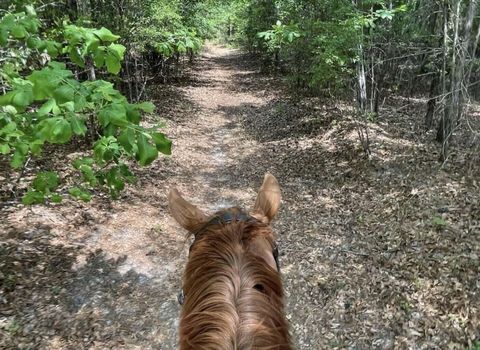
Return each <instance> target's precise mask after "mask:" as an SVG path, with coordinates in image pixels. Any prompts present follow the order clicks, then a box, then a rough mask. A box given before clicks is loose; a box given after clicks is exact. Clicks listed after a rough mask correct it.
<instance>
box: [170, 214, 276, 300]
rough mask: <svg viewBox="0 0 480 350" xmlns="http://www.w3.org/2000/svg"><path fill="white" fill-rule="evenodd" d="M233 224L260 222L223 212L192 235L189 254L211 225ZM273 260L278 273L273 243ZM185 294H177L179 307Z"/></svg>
mask: <svg viewBox="0 0 480 350" xmlns="http://www.w3.org/2000/svg"><path fill="white" fill-rule="evenodd" d="M234 222H245V223H255V222H260V220H258V219H256V218H254V217H253V216H251V215H249V214H247V213H245V212H243V211H239V212H238V213H235V214H233V213H231V212H229V211H225V212H223V213H221V214H218V215H215V216H214V217H213V218H211V219H210V220H209V221H207V222H206V223H205V224H204V225H202V226H201V227H200V228H199V229H198V230H196V231H195V232H194V233H193V234H194V237H195V240H194V241H193V243H192V244H191V245H190V248H189V252H191V251H192V248H193V246H194V245H195V242H196V241H197V239H198V238H199V237H201V236H202V234H203V233H204V232H205V231H206V230H207V228H208V227H210V226H213V225H222V224H223V225H229V224H231V223H234ZM272 254H273V258H274V259H275V264H276V265H277V270H278V272H280V264H279V260H278V255H279V254H278V246H277V244H276V243H275V246H274V248H273V251H272ZM185 297H186V296H185V294H184V293H183V288H182V290H181V291H180V292H179V293H178V295H177V299H178V303H179V304H180V305H183V304H184V302H185Z"/></svg>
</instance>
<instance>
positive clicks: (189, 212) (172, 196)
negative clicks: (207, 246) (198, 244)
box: [168, 188, 207, 232]
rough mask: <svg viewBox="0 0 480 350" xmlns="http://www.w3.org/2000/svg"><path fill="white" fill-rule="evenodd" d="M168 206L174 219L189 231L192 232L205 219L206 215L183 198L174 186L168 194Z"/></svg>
mask: <svg viewBox="0 0 480 350" xmlns="http://www.w3.org/2000/svg"><path fill="white" fill-rule="evenodd" d="M168 207H169V208H170V213H171V214H172V216H173V217H174V218H175V220H176V221H177V222H178V223H179V224H180V225H181V226H182V227H183V228H184V229H186V230H188V231H189V232H193V231H194V230H196V229H197V228H198V226H199V225H201V224H202V223H204V222H206V221H207V217H206V215H205V214H204V213H203V212H202V211H201V210H200V209H198V208H197V207H196V206H194V205H193V204H191V203H189V202H187V201H186V200H185V199H183V198H182V196H181V195H180V193H179V192H178V191H177V189H176V188H172V189H171V190H170V193H169V194H168Z"/></svg>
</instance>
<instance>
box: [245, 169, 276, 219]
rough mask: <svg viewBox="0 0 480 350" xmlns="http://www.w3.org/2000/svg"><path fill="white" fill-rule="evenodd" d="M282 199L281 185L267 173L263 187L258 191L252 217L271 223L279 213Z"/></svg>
mask: <svg viewBox="0 0 480 350" xmlns="http://www.w3.org/2000/svg"><path fill="white" fill-rule="evenodd" d="M281 198H282V195H281V192H280V185H279V184H278V181H277V179H276V178H275V176H273V175H272V174H270V173H266V174H265V178H264V179H263V184H262V187H260V190H259V191H258V195H257V200H256V201H255V206H254V207H253V213H252V216H254V217H256V218H257V219H259V220H260V221H264V222H266V223H269V222H270V221H272V219H273V218H274V217H275V215H276V214H277V212H278V208H279V207H280V200H281Z"/></svg>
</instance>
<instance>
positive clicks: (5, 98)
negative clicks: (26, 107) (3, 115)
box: [0, 91, 15, 106]
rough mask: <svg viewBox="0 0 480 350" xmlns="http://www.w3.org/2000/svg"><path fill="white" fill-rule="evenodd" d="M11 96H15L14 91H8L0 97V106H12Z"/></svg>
mask: <svg viewBox="0 0 480 350" xmlns="http://www.w3.org/2000/svg"><path fill="white" fill-rule="evenodd" d="M13 96H15V92H14V91H9V92H7V93H6V94H4V95H0V106H8V105H10V104H12V99H13Z"/></svg>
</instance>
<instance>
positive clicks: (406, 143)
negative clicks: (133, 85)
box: [0, 47, 480, 350]
mask: <svg viewBox="0 0 480 350" xmlns="http://www.w3.org/2000/svg"><path fill="white" fill-rule="evenodd" d="M189 73H190V74H189V76H190V78H189V80H187V81H181V82H179V83H177V84H174V85H167V86H159V87H158V89H157V90H158V91H156V92H154V94H153V95H154V96H155V98H156V101H155V103H156V105H157V106H158V109H159V115H160V117H161V118H162V119H165V120H166V128H165V132H166V134H167V135H169V137H171V138H172V140H173V142H174V148H173V155H172V156H171V157H162V158H160V159H159V160H157V161H156V162H155V163H154V164H153V165H152V166H151V167H149V168H142V169H138V172H137V173H138V174H139V175H138V183H137V185H136V186H131V187H129V188H128V189H127V190H126V191H125V193H124V194H123V198H122V199H121V200H120V201H115V202H111V201H110V200H109V199H108V198H96V199H95V200H94V201H93V202H92V203H88V204H84V203H78V202H74V201H69V200H67V201H65V202H64V203H63V204H61V205H51V206H47V207H33V208H24V207H22V206H15V207H10V208H7V209H5V210H4V213H2V214H3V215H4V217H5V218H6V220H5V221H4V222H2V223H1V225H0V227H1V228H2V231H4V232H6V234H5V237H6V239H5V240H4V242H5V244H4V245H3V247H0V248H1V249H0V267H2V269H3V270H4V271H10V272H9V273H11V275H7V276H5V275H3V276H1V275H0V277H1V278H3V279H4V281H7V282H4V288H6V289H4V293H3V294H1V295H0V339H2V340H0V348H6V349H16V348H25V349H27V348H35V349H75V350H77V349H175V348H176V341H177V328H178V314H179V310H180V307H179V305H178V303H177V300H176V295H177V293H178V291H179V290H180V288H181V276H182V272H183V268H184V265H185V261H186V256H187V251H188V242H186V241H185V233H184V231H183V230H182V229H180V228H179V227H178V225H177V224H176V223H175V222H174V221H173V219H172V218H171V217H170V215H169V214H168V210H167V194H168V190H169V188H170V187H172V186H176V187H177V188H178V189H179V190H180V192H182V194H183V195H184V196H185V197H186V198H188V199H190V200H191V201H192V202H194V203H195V204H197V205H199V206H200V207H202V208H203V209H205V210H207V211H209V212H212V211H215V210H217V209H219V208H221V207H225V206H230V205H240V206H244V207H247V208H248V207H249V206H251V205H252V204H253V201H254V198H255V194H256V190H257V189H258V187H259V185H260V183H261V181H262V178H263V175H264V173H265V172H267V171H270V172H271V173H273V174H274V175H275V176H276V177H277V178H278V180H279V182H280V184H281V186H282V190H283V203H282V208H281V212H280V213H279V216H278V219H277V220H276V221H275V223H274V229H275V231H276V232H277V233H278V235H279V246H280V250H281V265H282V274H283V278H284V284H285V289H286V299H287V304H288V313H287V318H288V319H289V321H290V323H291V331H292V334H293V338H294V342H295V345H296V348H298V349H327V348H328V349H330V348H331V349H407V348H408V349H435V348H447V347H449V348H452V349H465V348H466V347H467V346H468V345H470V344H472V342H473V341H474V340H475V339H480V334H479V331H478V330H479V329H480V325H479V309H478V305H480V302H479V297H478V280H480V278H479V277H480V274H479V270H478V266H479V263H478V259H479V256H480V246H479V244H480V243H479V242H480V239H479V238H480V237H479V232H478V228H475V227H473V226H468V223H469V222H472V221H471V220H472V219H473V218H474V217H475V216H476V215H477V214H478V213H477V212H475V210H478V209H475V208H476V207H475V203H478V187H477V184H476V182H473V183H470V182H466V181H465V179H463V178H462V177H461V176H460V175H459V172H458V171H456V170H455V169H454V168H453V169H450V170H448V169H445V170H438V165H437V163H436V161H435V158H436V157H435V156H432V154H434V153H435V152H436V149H438V147H437V146H436V145H434V144H432V143H431V142H430V141H429V140H428V135H426V134H425V133H423V131H421V130H420V127H419V126H418V125H417V124H418V123H419V122H418V118H416V117H415V115H416V114H415V113H416V112H415V111H414V110H409V109H408V108H407V109H406V108H403V107H402V108H401V109H398V110H399V111H400V110H401V111H402V112H401V113H406V114H407V115H405V114H402V116H401V118H400V117H399V115H396V114H395V113H397V112H391V113H385V114H386V115H389V118H390V119H384V120H382V119H380V120H379V121H378V123H377V124H375V125H372V126H371V138H372V148H373V149H374V154H373V158H372V160H371V161H366V160H365V159H364V158H362V155H361V151H360V150H359V149H358V147H357V143H356V134H355V131H354V129H353V126H352V125H354V124H353V123H352V121H351V120H349V119H348V118H347V117H345V116H346V115H347V114H348V113H347V112H346V111H348V108H349V107H348V106H342V105H340V104H337V105H335V104H334V103H333V102H331V101H330V102H329V101H322V100H318V99H317V100H312V101H311V102H308V99H305V98H302V99H300V100H297V99H295V98H290V97H286V96H287V94H286V93H285V92H284V91H283V90H282V88H281V84H280V83H279V82H278V81H277V80H276V79H275V78H271V77H267V76H263V75H260V74H259V73H258V69H257V68H256V66H255V64H254V62H253V61H250V60H249V59H248V58H247V56H246V55H245V54H242V53H241V52H240V51H236V50H231V49H225V48H219V47H207V48H206V50H205V52H204V53H203V54H202V56H201V57H200V58H199V59H198V60H197V62H196V63H195V65H194V66H193V67H192V68H191V72H189ZM305 101H307V102H305ZM401 103H404V102H403V101H402V102H401ZM413 107H415V106H413ZM413 107H412V108H413ZM408 113H410V114H411V115H412V117H411V118H410V117H409V116H408ZM151 122H152V123H154V122H158V120H151ZM402 123H403V124H402ZM439 208H440V209H441V210H442V211H441V212H440V211H439ZM445 208H447V209H445ZM448 208H453V209H452V210H450V211H448V210H449V209H448ZM459 212H461V213H462V214H461V215H459V214H457V213H459ZM439 213H443V214H439ZM439 215H440V216H441V220H443V221H444V222H445V224H443V221H442V222H440V224H438V222H439V221H438V219H437V224H435V223H432V218H435V217H438V216H439ZM477 217H478V216H477ZM3 226H4V227H3ZM472 227H473V229H472ZM3 228H4V230H3ZM2 259H4V260H2ZM1 261H3V262H1ZM2 264H3V265H2ZM6 267H8V269H6ZM12 271H13V272H12ZM0 272H1V271H0ZM5 286H6V287H5ZM14 286H16V287H14ZM2 300H3V301H2Z"/></svg>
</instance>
